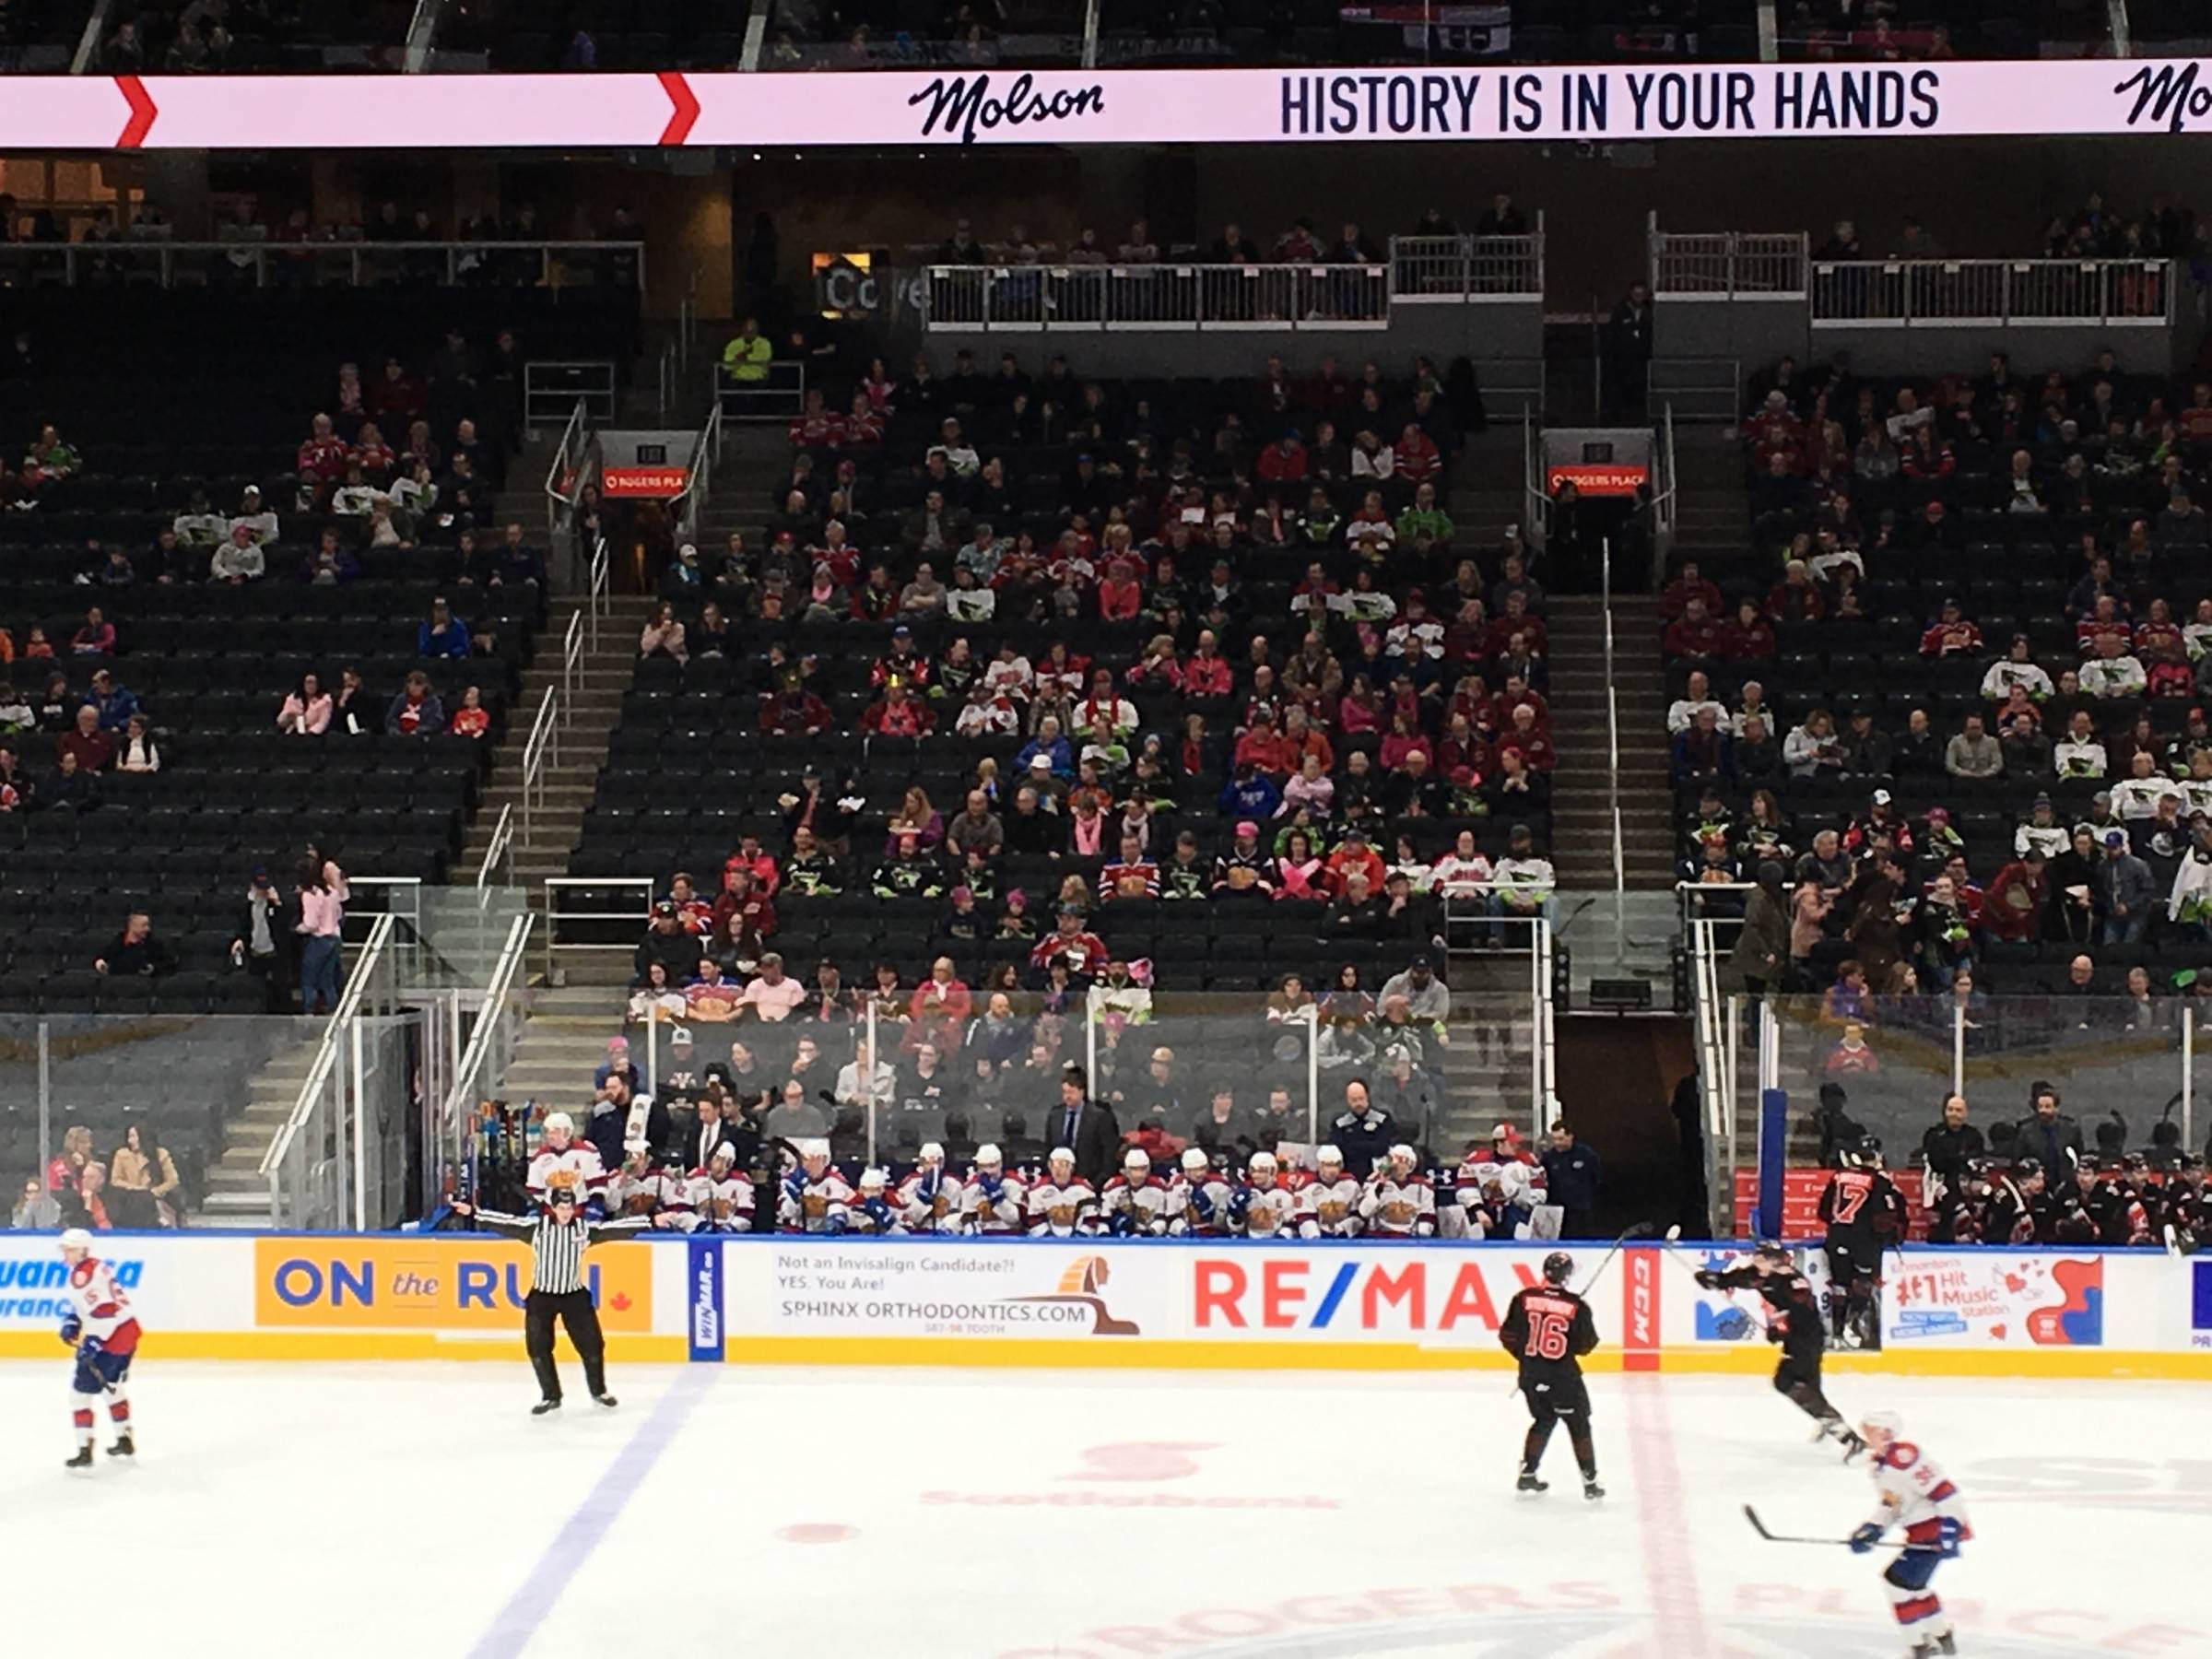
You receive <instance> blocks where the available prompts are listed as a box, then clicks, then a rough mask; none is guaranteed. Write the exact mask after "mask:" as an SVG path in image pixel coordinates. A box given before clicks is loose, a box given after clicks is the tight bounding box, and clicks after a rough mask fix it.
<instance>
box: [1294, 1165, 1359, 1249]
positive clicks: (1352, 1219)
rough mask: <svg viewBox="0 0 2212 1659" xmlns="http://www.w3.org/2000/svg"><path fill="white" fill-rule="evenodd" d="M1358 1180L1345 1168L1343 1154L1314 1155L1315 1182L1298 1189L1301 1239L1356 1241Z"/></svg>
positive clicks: (1357, 1228)
mask: <svg viewBox="0 0 2212 1659" xmlns="http://www.w3.org/2000/svg"><path fill="white" fill-rule="evenodd" d="M1359 1198H1360V1193H1359V1177H1358V1176H1356V1175H1354V1174H1352V1173H1351V1172H1350V1171H1348V1170H1347V1169H1346V1168H1345V1167H1344V1154H1343V1153H1342V1152H1339V1151H1338V1150H1337V1149H1336V1148H1335V1147H1322V1148H1321V1149H1320V1150H1319V1151H1317V1152H1315V1153H1314V1154H1313V1179H1312V1180H1311V1181H1309V1182H1306V1184H1305V1185H1303V1186H1301V1187H1300V1188H1299V1189H1298V1236H1299V1237H1300V1238H1301V1239H1356V1238H1358V1237H1359V1232H1360V1230H1361V1228H1362V1226H1363V1225H1364V1223H1363V1222H1362V1221H1361V1220H1360V1217H1359Z"/></svg>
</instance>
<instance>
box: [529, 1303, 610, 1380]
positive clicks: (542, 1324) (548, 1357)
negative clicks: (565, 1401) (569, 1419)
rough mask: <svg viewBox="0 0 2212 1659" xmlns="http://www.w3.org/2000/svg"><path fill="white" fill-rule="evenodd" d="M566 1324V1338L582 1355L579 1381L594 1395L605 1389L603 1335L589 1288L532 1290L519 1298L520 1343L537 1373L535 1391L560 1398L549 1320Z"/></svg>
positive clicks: (551, 1328)
mask: <svg viewBox="0 0 2212 1659" xmlns="http://www.w3.org/2000/svg"><path fill="white" fill-rule="evenodd" d="M556 1319H558V1320H559V1321H560V1322H561V1323H562V1324H565V1325H567V1326H568V1327H569V1340H570V1341H571V1342H572V1343H574V1344H575V1345H576V1352H577V1353H578V1354H579V1355H580V1356H581V1357H582V1359H583V1384H584V1387H585V1389H586V1390H588V1391H589V1392H590V1394H592V1395H593V1397H594V1398H596V1397H597V1396H599V1395H600V1394H605V1393H606V1337H604V1336H602V1335H600V1334H599V1311H598V1309H596V1308H594V1307H593V1306H592V1293H591V1292H590V1291H589V1290H533V1291H531V1292H530V1294H529V1296H528V1297H526V1298H525V1299H524V1302H523V1343H524V1347H527V1348H529V1350H530V1369H531V1370H533V1371H535V1372H536V1373H537V1389H538V1394H540V1396H542V1397H543V1398H545V1399H548V1400H558V1399H559V1398H560V1372H559V1370H558V1369H557V1368H556V1367H555V1365H554V1363H553V1322H554V1321H555V1320H556Z"/></svg>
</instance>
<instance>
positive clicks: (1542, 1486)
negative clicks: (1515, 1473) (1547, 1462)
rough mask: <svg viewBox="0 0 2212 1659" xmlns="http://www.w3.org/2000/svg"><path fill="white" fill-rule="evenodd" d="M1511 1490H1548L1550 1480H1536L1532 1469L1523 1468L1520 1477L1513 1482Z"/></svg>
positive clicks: (1549, 1488)
mask: <svg viewBox="0 0 2212 1659" xmlns="http://www.w3.org/2000/svg"><path fill="white" fill-rule="evenodd" d="M1513 1490H1515V1491H1516V1492H1548V1491H1550V1490H1551V1482H1549V1481H1548V1480H1538V1479H1537V1478H1536V1472H1535V1470H1534V1469H1524V1470H1522V1471H1521V1478H1520V1479H1519V1480H1516V1481H1515V1482H1513Z"/></svg>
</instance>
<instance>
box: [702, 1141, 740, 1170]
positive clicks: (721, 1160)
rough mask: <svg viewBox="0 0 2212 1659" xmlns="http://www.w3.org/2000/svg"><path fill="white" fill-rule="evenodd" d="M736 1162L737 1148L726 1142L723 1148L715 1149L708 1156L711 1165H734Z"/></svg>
mask: <svg viewBox="0 0 2212 1659" xmlns="http://www.w3.org/2000/svg"><path fill="white" fill-rule="evenodd" d="M736 1161H737V1148H736V1147H733V1146H732V1145H730V1143H729V1142H728V1141H724V1142H723V1143H722V1145H721V1146H719V1147H715V1148H714V1150H713V1151H712V1152H710V1153H708V1154H707V1162H708V1164H709V1165H715V1164H723V1165H727V1164H734V1163H735V1162H736Z"/></svg>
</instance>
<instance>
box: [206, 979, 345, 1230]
mask: <svg viewBox="0 0 2212 1659" xmlns="http://www.w3.org/2000/svg"><path fill="white" fill-rule="evenodd" d="M326 1023H327V1022H326V1021H324V1020H321V1019H302V1020H300V1021H299V1022H298V1029H299V1033H300V1035H299V1040H298V1041H295V1042H293V1043H291V1044H290V1045H289V1046H288V1047H286V1048H283V1049H280V1050H279V1051H278V1052H277V1053H276V1054H274V1055H272V1056H271V1057H270V1058H269V1060H268V1062H267V1063H266V1064H265V1065H263V1066H262V1067H261V1068H260V1069H259V1070H258V1071H256V1072H255V1073H254V1074H253V1080H252V1081H251V1082H250V1083H248V1084H247V1086H246V1098H245V1101H244V1103H243V1104H242V1105H241V1107H240V1109H239V1110H238V1112H235V1113H234V1114H233V1115H232V1116H231V1117H230V1118H229V1120H228V1121H227V1122H226V1123H225V1124H224V1125H223V1135H224V1146H223V1153H222V1156H221V1157H220V1158H219V1159H217V1160H216V1161H215V1162H214V1163H212V1164H210V1165H209V1166H208V1170H207V1191H206V1193H205V1194H202V1196H201V1198H200V1200H199V1204H198V1206H197V1208H196V1209H195V1210H194V1213H193V1215H192V1218H191V1219H192V1222H193V1224H194V1225H197V1226H202V1227H241V1228H256V1227H266V1226H268V1224H269V1183H268V1182H267V1180H266V1179H265V1177H264V1176H263V1175H262V1172H261V1164H262V1159H265V1158H266V1157H267V1156H268V1152H269V1147H270V1144H271V1143H272V1142H273V1141H274V1140H275V1139H276V1138H277V1131H278V1130H279V1129H281V1128H283V1126H284V1124H285V1121H286V1120H287V1119H288V1118H289V1117H290V1116H291V1115H292V1108H293V1107H294V1106H296V1105H297V1104H298V1103H299V1100H300V1089H301V1088H305V1087H306V1084H307V1074H308V1072H309V1070H310V1069H311V1068H312V1066H313V1065H314V1063H315V1053H316V1051H317V1050H318V1049H319V1048H320V1047H321V1046H322V1042H323V1031H324V1026H325V1024H326Z"/></svg>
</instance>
